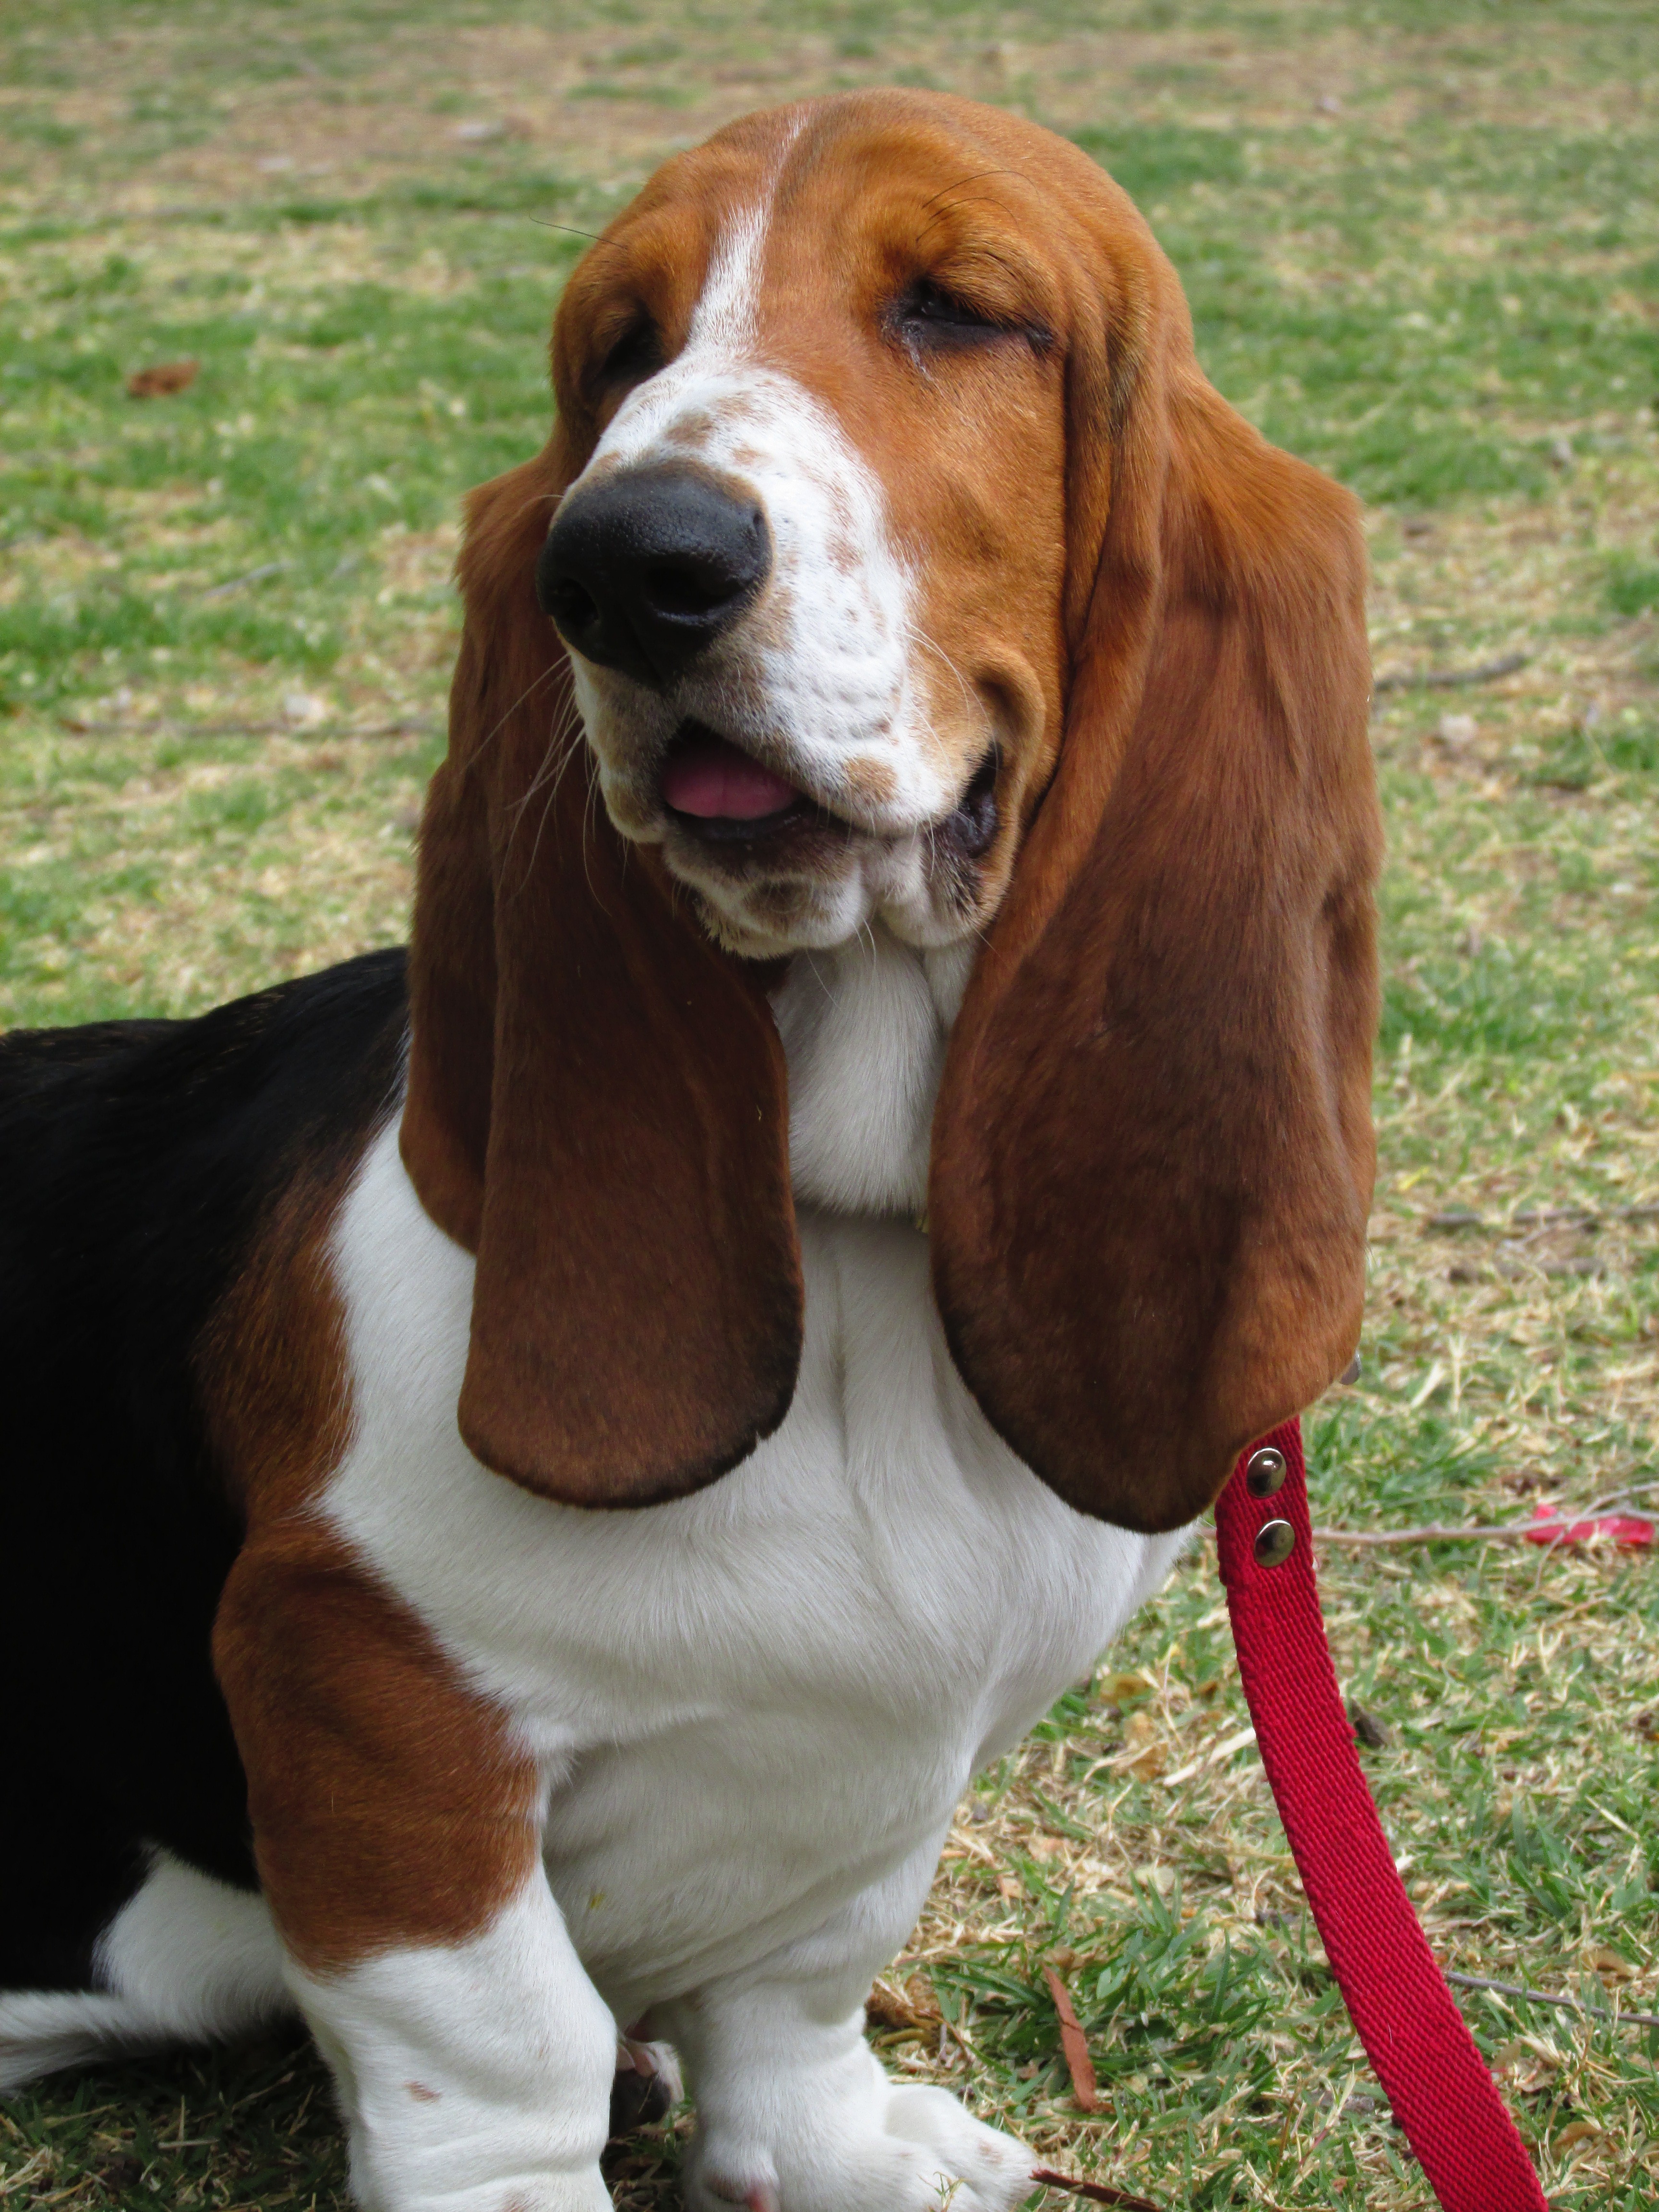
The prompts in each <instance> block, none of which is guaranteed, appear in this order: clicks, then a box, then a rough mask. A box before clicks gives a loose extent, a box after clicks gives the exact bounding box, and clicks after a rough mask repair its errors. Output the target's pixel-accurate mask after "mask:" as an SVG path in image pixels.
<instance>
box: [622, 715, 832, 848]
mask: <svg viewBox="0 0 1659 2212" xmlns="http://www.w3.org/2000/svg"><path fill="white" fill-rule="evenodd" d="M661 791H662V803H663V808H664V811H665V813H666V814H667V815H668V816H669V817H670V818H671V820H672V821H673V822H674V823H676V824H677V826H678V828H679V829H683V830H684V831H685V832H686V833H687V835H688V836H692V837H696V838H699V839H701V840H702V842H705V843H707V844H711V845H735V844H753V843H756V842H758V841H759V840H760V839H762V838H765V837H773V836H776V835H777V834H778V833H779V832H780V831H781V830H785V829H793V828H794V827H795V826H796V825H797V824H799V823H818V822H828V821H829V819H830V818H831V817H830V816H829V812H828V811H827V810H826V809H825V808H823V807H822V806H820V805H818V804H817V800H816V799H809V798H808V797H807V795H806V793H805V792H804V791H802V790H800V789H799V787H798V786H796V785H794V784H793V783H791V782H790V781H788V779H787V777H786V776H781V775H779V774H778V773H777V771H776V769H769V768H768V767H767V766H766V765H765V763H763V762H762V761H757V759H756V758H755V757H754V755H753V754H752V753H746V752H744V750H743V749H742V747H741V746H740V745H734V744H732V740H731V739H730V738H723V737H721V736H720V732H719V731H718V730H711V729H710V728H708V726H707V724H706V723H702V722H696V721H687V722H682V723H681V725H680V726H679V728H678V730H677V731H676V732H674V735H673V738H672V739H671V742H670V744H669V748H668V752H667V756H666V757H665V760H664V762H663V769H662V784H661Z"/></svg>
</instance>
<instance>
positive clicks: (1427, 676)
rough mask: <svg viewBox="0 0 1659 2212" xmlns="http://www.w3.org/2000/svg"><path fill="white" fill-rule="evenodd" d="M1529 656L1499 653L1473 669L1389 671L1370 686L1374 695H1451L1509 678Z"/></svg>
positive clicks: (1407, 669)
mask: <svg viewBox="0 0 1659 2212" xmlns="http://www.w3.org/2000/svg"><path fill="white" fill-rule="evenodd" d="M1531 658H1532V655H1531V654H1530V653H1500V654H1499V655H1498V659H1496V660H1483V661H1481V662H1480V663H1479V664H1478V665H1476V666H1475V667H1474V668H1420V669H1419V668H1392V669H1390V670H1389V673H1388V674H1387V675H1386V676H1379V677H1377V678H1376V679H1375V681H1374V682H1373V683H1372V684H1371V690H1372V691H1373V692H1377V691H1455V690H1461V688H1462V686H1463V685H1464V684H1495V683H1496V682H1497V681H1498V678H1499V677H1500V676H1513V675H1514V673H1515V671H1516V669H1517V668H1524V667H1525V666H1526V665H1527V663H1528V660H1530V659H1531Z"/></svg>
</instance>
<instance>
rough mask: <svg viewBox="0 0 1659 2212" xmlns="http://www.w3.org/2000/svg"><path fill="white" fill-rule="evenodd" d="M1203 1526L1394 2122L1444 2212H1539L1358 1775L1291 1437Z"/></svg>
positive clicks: (1316, 1904)
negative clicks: (1217, 1558)
mask: <svg viewBox="0 0 1659 2212" xmlns="http://www.w3.org/2000/svg"><path fill="white" fill-rule="evenodd" d="M1215 1517H1216V1528H1217V1532H1218V1535H1219V1537H1220V1541H1221V1578H1222V1580H1223V1582H1225V1584H1226V1586H1227V1603H1228V1607H1229V1609H1230V1610H1231V1613H1232V1622H1233V1640H1234V1642H1235V1643H1236V1644H1237V1646H1238V1667H1239V1672H1240V1674H1242V1675H1243V1680H1244V1695H1245V1697H1246V1699H1248V1700H1249V1708H1250V1717H1251V1719H1252V1720H1253V1721H1254V1722H1255V1739H1256V1746H1257V1748H1258V1749H1259V1750H1260V1752H1261V1763H1262V1765H1263V1766H1265V1767H1266V1768H1267V1779H1268V1781H1269V1782H1270V1783H1271V1784H1272V1785H1273V1796H1274V1798H1275V1799H1276V1800H1277V1801H1278V1805H1279V1818H1280V1819H1281V1820H1283V1821H1284V1823H1285V1834H1286V1835H1287V1836H1288V1837H1289V1838H1290V1839H1291V1850H1292V1852H1294V1854H1295V1856H1296V1863H1297V1869H1298V1871H1299V1872H1300V1874H1301V1876H1302V1883H1303V1887H1304V1889H1305V1890H1306V1891H1307V1893H1308V1902H1309V1904H1310V1905H1311V1906H1312V1907H1313V1917H1314V1921H1315V1924H1316V1926H1317V1928H1318V1929H1319V1933H1320V1936H1321V1937H1322V1940H1323V1942H1324V1945H1325V1955H1326V1957H1327V1958H1328V1959H1329V1960H1330V1962H1331V1971H1332V1972H1334V1974H1335V1976H1336V1979H1337V1985H1338V1987H1339V1988H1340V1990H1341V1991H1342V1995H1343V1996H1344V1998H1345V1999H1346V2002H1347V2007H1348V2012H1349V2015H1350V2017H1351V2018H1352V2021H1353V2024H1354V2026H1355V2027H1356V2028H1357V2029H1358V2033H1359V2039H1360V2041H1361V2042H1362V2043H1363V2044H1364V2046H1365V2051H1366V2055H1367V2057H1369V2058H1370V2062H1371V2064H1372V2066H1373V2068H1374V2069H1376V2077H1377V2079H1378V2081H1381V2083H1382V2084H1383V2089H1384V2091H1385V2092H1386V2093H1387V2095H1388V2100H1389V2104H1390V2105H1391V2106H1393V2108H1394V2114H1395V2118H1396V2119H1397V2120H1398V2121H1399V2122H1400V2124H1401V2126H1402V2127H1403V2128H1404V2129H1405V2130H1406V2139H1407V2142H1409V2143H1410V2145H1411V2147H1412V2148H1413V2151H1414V2152H1415V2153H1416V2154H1417V2157H1418V2160H1419V2164H1420V2165H1421V2166H1422V2168H1423V2171H1424V2172H1425V2174H1426V2175H1427V2176H1428V2179H1429V2185H1430V2186H1431V2189H1432V2190H1433V2191H1434V2193H1435V2195H1436V2197H1438V2199H1439V2200H1440V2203H1441V2204H1442V2205H1443V2208H1444V2212H1548V2207H1547V2203H1546V2202H1545V2197H1544V2192H1543V2191H1542V2190H1541V2188H1540V2186H1539V2184H1538V2177H1537V2175H1536V2174H1535V2173H1534V2171H1533V2167H1532V2161H1531V2160H1530V2159H1529V2158H1528V2156H1527V2154H1526V2150H1525V2148H1523V2146H1522V2142H1521V2138H1520V2136H1518V2135H1517V2134H1516V2131H1515V2123H1514V2122H1513V2121H1512V2120H1511V2119H1510V2116H1509V2112H1508V2111H1507V2109H1506V2108H1505V2106H1504V2101H1503V2100H1502V2098H1501V2097H1500V2096H1499V2095H1498V2087H1497V2084H1496V2083H1495V2082H1494V2081H1493V2080H1492V2075H1490V2074H1489V2073H1488V2072H1487V2070H1486V2062H1485V2060H1484V2059H1483V2058H1482V2057H1481V2056H1480V2052H1479V2051H1477V2050H1476V2048H1475V2046H1474V2038H1473V2037H1472V2036H1471V2035H1470V2033H1469V2031H1468V2028H1467V2027H1465V2026H1464V2024H1463V2015H1462V2013H1460V2012H1459V2010H1458V2008H1457V2005H1456V2002H1455V2000H1454V1998H1453V1996H1452V1993H1451V1991H1450V1990H1449V1989H1448V1988H1447V1986H1446V1984H1445V1982H1444V1981H1443V1978H1442V1977H1441V1972H1440V1969H1439V1967H1438V1966H1436V1964H1435V1962H1434V1954H1433V1953H1432V1952H1431V1950H1430V1948H1429V1946H1428V1942H1427V1940H1426V1938H1425V1936H1424V1934H1423V1930H1422V1929H1421V1928H1420V1927H1419V1924H1418V1919H1417V1915H1416V1913H1415V1912H1413V1910H1412V1906H1411V1903H1410V1900H1409V1899H1407V1895H1406V1891H1405V1886H1404V1884H1403V1883H1402V1882H1401V1879H1400V1876H1399V1875H1397V1874H1396V1873H1395V1865H1394V1857H1393V1855H1392V1853H1391V1852H1390V1851H1389V1846H1388V1844H1387V1842H1386V1840H1385V1838H1384V1837H1383V1826H1382V1823H1381V1821H1380V1820H1378V1819H1377V1816H1376V1805H1375V1804H1374V1803H1373V1802H1372V1801H1371V1793H1370V1790H1369V1788H1368V1787H1367V1786H1366V1783H1365V1778H1364V1775H1363V1774H1362V1773H1361V1771H1360V1767H1359V1754H1358V1752H1357V1751H1356V1749H1355V1748H1354V1736H1353V1729H1352V1727H1351V1726H1350V1725H1349V1722H1348V1717H1347V1714H1346V1712H1345V1711H1344V1710H1343V1705H1342V1699H1341V1694H1340V1692H1339V1690H1338V1688H1337V1686H1336V1675H1335V1674H1334V1671H1333V1669H1332V1667H1331V1654H1330V1647H1329V1645H1328V1644H1327V1643H1326V1641H1325V1621H1324V1616H1323V1614H1322V1613H1321V1612H1320V1609H1319V1590H1318V1586H1317V1584H1316V1582H1315V1580H1314V1565H1313V1530H1312V1527H1311V1524H1310V1521H1309V1517H1308V1491H1307V1481H1306V1474H1305V1469H1304V1463H1303V1458H1302V1426H1301V1424H1300V1422H1298V1421H1286V1422H1285V1425H1284V1427H1283V1428H1279V1429H1275V1430H1274V1431H1273V1434H1272V1435H1271V1436H1269V1437H1263V1439H1262V1441H1261V1443H1260V1444H1258V1445H1256V1446H1255V1447H1254V1449H1252V1450H1250V1451H1248V1452H1246V1453H1245V1454H1244V1455H1243V1458H1241V1460H1240V1461H1239V1462H1238V1465H1237V1467H1236V1468H1234V1469H1233V1474H1232V1480H1231V1481H1230V1482H1229V1483H1228V1485H1227V1487H1226V1488H1225V1490H1224V1491H1223V1492H1222V1493H1221V1496H1220V1498H1218V1501H1217V1504H1216V1510H1215Z"/></svg>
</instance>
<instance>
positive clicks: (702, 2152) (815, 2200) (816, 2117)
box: [684, 2082, 1036, 2212]
mask: <svg viewBox="0 0 1659 2212" xmlns="http://www.w3.org/2000/svg"><path fill="white" fill-rule="evenodd" d="M883 2087H884V2089H885V2091H886V2093H885V2095H884V2096H883V2097H880V2098H878V2099H872V2100H871V2101H870V2103H869V2104H867V2105H865V2106H863V2107H862V2108H861V2109H860V2111H859V2112H857V2113H856V2115H854V2114H853V2113H850V2112H848V2111H847V2110H846V2108H845V2107H844V2106H843V2107H842V2108H841V2109H840V2110H839V2111H835V2110H825V2109H824V2108H823V2107H822V2106H820V2107H817V2108H816V2109H814V2110H812V2111H811V2112H810V2114H806V2113H803V2114H801V2115H800V2116H799V2117H798V2118H797V2119H796V2121H795V2124H793V2126H791V2125H787V2124H786V2125H781V2126H779V2127H778V2128H777V2130H776V2131H775V2134H773V2136H772V2139H771V2140H770V2141H769V2142H765V2143H764V2144H763V2143H761V2142H757V2140H756V2139H755V2137H754V2136H753V2135H752V2134H750V2133H749V2131H748V2130H745V2131H744V2133H745V2135H746V2136H747V2137H748V2139H747V2140H746V2141H744V2140H740V2139H738V2137H737V2136H736V2135H735V2134H734V2133H732V2132H728V2131H727V2130H722V2129H719V2128H716V2129H714V2130H711V2131H710V2132H709V2134H708V2136H705V2137H702V2138H700V2139H699V2141H698V2142H697V2143H696V2145H695V2147H694V2148H693V2150H692V2154H691V2157H690V2162H689V2165H688V2167H687V2170H686V2173H685V2177H684V2193H685V2203H686V2206H687V2212H946V2208H948V2212H1012V2208H1013V2207H1014V2206H1015V2205H1017V2204H1018V2203H1021V2202H1023V2200H1024V2198H1025V2197H1028V2196H1029V2195H1030V2192H1031V2189H1032V2186H1033V2184H1032V2179H1031V2174H1032V2169H1033V2168H1034V2167H1035V2166H1036V2158H1035V2157H1034V2156H1033V2154H1032V2153H1031V2152H1030V2150H1029V2149H1028V2148H1026V2146H1025V2145H1024V2143H1022V2142H1017V2141H1016V2140H1015V2138H1014V2137H1013V2136H1005V2135H1001V2134H999V2133H998V2131H997V2130H995V2129H994V2128H987V2127H986V2126H985V2125H983V2124H982V2123H981V2122H980V2121H978V2120H976V2119H975V2118H974V2117H973V2116H972V2114H971V2113H969V2112H965V2111H964V2110H963V2107H962V2106H961V2105H959V2104H958V2103H957V2100H956V2099H955V2098H954V2097H953V2096H951V2094H950V2093H949V2092H948V2091H946V2090H944V2089H934V2088H927V2087H922V2086H921V2085H920V2084H915V2085H907V2086H905V2087H893V2086H890V2085H888V2084H886V2083H885V2082H884V2083H883Z"/></svg>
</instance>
